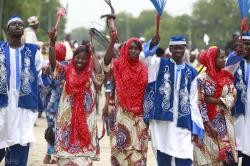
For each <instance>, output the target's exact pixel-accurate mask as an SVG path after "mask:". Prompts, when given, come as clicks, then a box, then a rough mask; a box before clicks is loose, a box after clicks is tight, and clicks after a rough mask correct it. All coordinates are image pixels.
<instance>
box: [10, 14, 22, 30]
mask: <svg viewBox="0 0 250 166" xmlns="http://www.w3.org/2000/svg"><path fill="white" fill-rule="evenodd" d="M15 21H20V22H22V23H23V20H22V19H21V18H20V17H18V16H12V17H11V18H10V19H9V21H8V23H7V28H8V27H9V25H10V23H12V22H15Z"/></svg>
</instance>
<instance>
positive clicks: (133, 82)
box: [113, 38, 148, 115]
mask: <svg viewBox="0 0 250 166" xmlns="http://www.w3.org/2000/svg"><path fill="white" fill-rule="evenodd" d="M134 41H137V42H138V43H140V41H139V39H137V38H130V39H129V40H128V41H127V42H126V43H124V44H123V46H122V48H121V50H120V57H119V58H118V59H117V60H115V61H114V62H113V75H114V78H115V86H116V90H117V95H118V102H119V104H120V105H121V106H122V107H123V108H124V109H125V110H126V111H128V112H132V113H134V114H135V115H141V114H142V110H143V97H144V92H145V89H146V85H147V82H148V72H147V67H146V66H145V65H144V64H143V63H142V62H140V61H139V57H138V59H136V60H131V59H130V58H129V57H128V56H129V52H128V51H129V47H130V45H131V43H132V42H134ZM140 44H141V43H140Z"/></svg>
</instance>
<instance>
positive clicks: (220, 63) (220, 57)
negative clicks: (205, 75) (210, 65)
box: [215, 48, 226, 70]
mask: <svg viewBox="0 0 250 166" xmlns="http://www.w3.org/2000/svg"><path fill="white" fill-rule="evenodd" d="M225 57H226V56H225V51H223V50H222V49H219V48H218V50H217V55H216V59H215V67H216V69H218V70H221V69H223V68H224V67H225V65H226V59H225Z"/></svg>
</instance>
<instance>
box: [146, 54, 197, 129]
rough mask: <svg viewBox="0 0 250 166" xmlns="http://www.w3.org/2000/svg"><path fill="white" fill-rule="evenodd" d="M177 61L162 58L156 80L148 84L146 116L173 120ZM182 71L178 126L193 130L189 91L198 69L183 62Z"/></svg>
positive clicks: (147, 119)
mask: <svg viewBox="0 0 250 166" xmlns="http://www.w3.org/2000/svg"><path fill="white" fill-rule="evenodd" d="M175 67H176V65H175V63H174V61H173V60H172V59H161V63H160V68H159V73H158V77H157V79H156V81H155V82H151V83H149V84H148V86H147V88H146V93H145V100H144V112H145V114H144V117H145V121H146V122H148V121H149V120H150V119H155V120H163V121H173V100H174V97H177V96H175V94H174V91H173V89H174V88H175V87H174V85H175V78H174V76H175V73H174V72H175ZM181 67H182V69H181V71H180V74H181V85H180V89H179V91H180V92H179V96H178V98H179V106H178V122H177V126H178V127H183V128H187V129H189V130H191V128H192V124H191V108H190V102H189V93H190V88H191V82H192V81H193V79H194V78H195V77H196V75H197V71H196V70H195V69H194V68H192V67H191V66H189V65H187V64H183V65H182V66H181Z"/></svg>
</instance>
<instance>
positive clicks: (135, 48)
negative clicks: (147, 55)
mask: <svg viewBox="0 0 250 166" xmlns="http://www.w3.org/2000/svg"><path fill="white" fill-rule="evenodd" d="M140 46H141V44H140V43H136V42H135V41H133V42H131V45H130V46H129V48H128V57H129V59H130V60H132V61H133V60H137V59H138V58H139V55H140V52H141V48H140Z"/></svg>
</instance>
